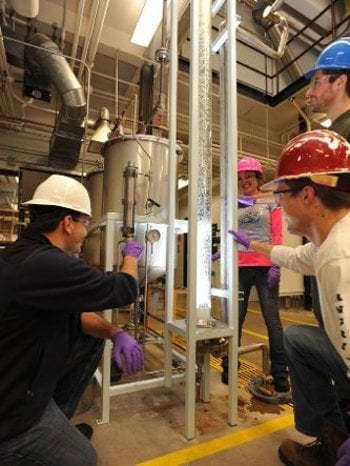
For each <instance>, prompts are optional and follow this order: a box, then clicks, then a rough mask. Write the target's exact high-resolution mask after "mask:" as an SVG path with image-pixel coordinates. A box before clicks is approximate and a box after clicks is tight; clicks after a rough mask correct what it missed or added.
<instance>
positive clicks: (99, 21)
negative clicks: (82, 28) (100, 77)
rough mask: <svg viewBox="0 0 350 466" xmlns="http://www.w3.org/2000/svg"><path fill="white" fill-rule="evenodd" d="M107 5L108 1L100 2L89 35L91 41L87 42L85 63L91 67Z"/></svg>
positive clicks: (101, 0) (102, 0)
mask: <svg viewBox="0 0 350 466" xmlns="http://www.w3.org/2000/svg"><path fill="white" fill-rule="evenodd" d="M108 5H109V0H100V3H99V7H98V10H97V15H96V19H95V24H94V28H93V31H92V35H91V40H90V42H89V47H88V52H87V62H88V64H89V65H90V66H91V65H93V63H94V60H95V56H96V52H97V47H98V44H99V42H100V38H101V33H102V28H103V24H104V21H105V17H106V14H107V10H108Z"/></svg>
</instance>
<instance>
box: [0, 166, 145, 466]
mask: <svg viewBox="0 0 350 466" xmlns="http://www.w3.org/2000/svg"><path fill="white" fill-rule="evenodd" d="M26 204H28V205H29V207H30V216H31V221H30V224H29V225H28V226H27V227H26V228H25V229H24V230H23V232H22V234H21V237H20V238H19V239H18V240H17V241H15V242H14V243H12V244H11V245H9V246H8V247H7V248H6V249H5V250H4V252H3V253H2V254H1V256H0V300H1V301H0V302H1V306H0V381H1V382H0V400H1V403H0V464H1V465H3V466H4V465H13V466H15V465H16V466H19V465H26V466H29V465H38V464H48V465H51V466H54V465H57V466H58V465H60V466H62V465H64V466H73V465H74V466H78V465H89V466H90V465H91V466H93V465H95V464H96V463H97V455H96V452H95V450H94V448H93V447H92V445H91V444H90V442H89V441H88V440H87V439H86V438H85V437H84V436H83V435H82V434H81V433H80V432H79V431H78V430H77V429H76V428H75V427H74V426H73V425H72V424H71V423H70V421H69V419H70V417H71V416H72V415H73V413H74V410H75V408H76V406H77V404H78V402H79V399H80V397H81V395H82V393H83V391H84V389H85V388H86V386H87V384H88V383H89V381H90V380H91V377H92V376H93V374H94V372H95V370H96V367H97V365H98V363H99V360H100V358H101V354H102V350H103V344H104V341H105V339H111V340H112V342H113V355H114V357H115V359H116V361H117V363H118V364H122V357H123V358H124V359H125V361H126V364H127V369H128V371H129V372H131V373H134V372H136V371H138V370H140V369H141V368H142V364H143V351H142V348H141V346H140V345H139V344H138V342H137V341H136V340H134V339H133V338H132V337H130V336H129V335H128V334H127V333H126V332H124V331H122V330H121V329H119V328H118V327H116V326H113V325H112V324H110V323H108V322H106V321H105V320H104V319H103V318H101V317H100V316H99V315H98V314H96V313H95V312H94V311H98V310H103V309H109V308H114V307H120V306H124V305H128V304H131V303H133V302H134V301H135V299H136V297H137V293H138V282H137V260H138V258H139V257H140V256H141V255H142V253H143V249H144V248H143V246H141V245H139V244H137V243H135V242H133V241H131V242H129V243H126V245H125V246H124V248H123V250H122V255H123V263H122V265H121V272H119V273H113V272H101V271H99V270H97V269H96V268H93V267H91V266H89V265H87V264H85V263H84V262H83V261H81V260H78V259H77V258H75V257H74V254H77V253H79V252H80V249H81V245H82V243H83V241H84V239H85V237H86V234H87V227H88V225H89V222H90V219H91V208H90V199H89V195H88V193H87V191H86V189H85V188H84V187H83V186H82V185H81V184H80V183H79V182H78V181H76V180H74V179H72V178H70V177H65V176H60V175H52V176H50V177H49V178H48V179H47V180H46V181H44V182H43V183H41V184H40V185H39V186H38V188H37V189H36V191H35V193H34V196H33V199H32V200H31V201H28V202H27V203H26Z"/></svg>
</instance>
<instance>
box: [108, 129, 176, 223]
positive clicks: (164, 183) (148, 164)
mask: <svg viewBox="0 0 350 466" xmlns="http://www.w3.org/2000/svg"><path fill="white" fill-rule="evenodd" d="M102 155H103V156H104V176H103V212H104V213H106V212H119V213H122V212H123V201H122V200H123V187H124V179H123V173H124V170H125V168H126V167H127V166H128V164H131V165H133V166H135V167H136V168H137V180H136V212H135V213H136V215H138V216H145V215H147V216H151V217H155V218H157V219H159V220H163V221H164V222H167V205H168V140H167V139H163V138H158V137H155V136H151V135H145V134H139V135H135V136H124V137H122V138H121V137H117V138H112V139H110V140H109V141H107V142H106V143H105V144H104V145H103V148H102Z"/></svg>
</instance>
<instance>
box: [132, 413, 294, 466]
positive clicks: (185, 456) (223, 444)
mask: <svg viewBox="0 0 350 466" xmlns="http://www.w3.org/2000/svg"><path fill="white" fill-rule="evenodd" d="M293 423H294V416H293V415H292V414H289V415H287V416H282V417H281V416H279V417H278V418H276V419H272V420H271V421H267V422H264V423H263V424H260V425H257V426H253V427H249V428H248V429H244V430H240V431H239V432H234V433H232V434H228V435H223V436H222V437H219V438H217V439H214V440H210V441H208V442H203V443H200V444H198V445H194V446H192V447H189V448H185V449H183V450H179V451H176V452H173V453H169V454H167V455H164V456H160V457H159V458H155V459H153V460H149V461H145V462H143V463H138V465H137V466H164V465H166V464H171V465H173V466H180V465H183V464H185V463H187V462H189V461H195V460H198V459H200V458H205V457H207V456H210V455H213V454H214V453H219V452H221V451H223V450H227V449H229V448H234V447H237V446H238V445H242V444H243V443H246V442H249V441H251V440H257V439H259V438H262V437H264V436H265V435H269V434H272V433H273V432H277V431H279V430H282V429H285V428H287V427H290V426H292V425H293Z"/></svg>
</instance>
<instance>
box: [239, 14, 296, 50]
mask: <svg viewBox="0 0 350 466" xmlns="http://www.w3.org/2000/svg"><path fill="white" fill-rule="evenodd" d="M276 14H277V13H276ZM278 26H281V27H282V32H281V40H280V43H279V45H278V49H277V50H274V49H272V48H271V47H269V46H268V45H266V44H265V43H264V42H261V40H260V38H259V37H257V36H255V35H254V34H253V33H252V32H250V31H248V30H247V29H244V28H243V27H241V26H239V27H238V29H237V37H238V38H239V39H241V40H242V41H243V42H245V43H246V44H248V45H251V46H252V47H255V48H256V49H258V50H259V51H260V52H262V53H264V54H265V55H267V56H268V57H270V58H274V59H277V58H281V57H282V55H283V54H284V51H285V48H286V45H287V40H288V23H287V21H286V19H285V18H283V17H282V16H280V23H279V24H278Z"/></svg>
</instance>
